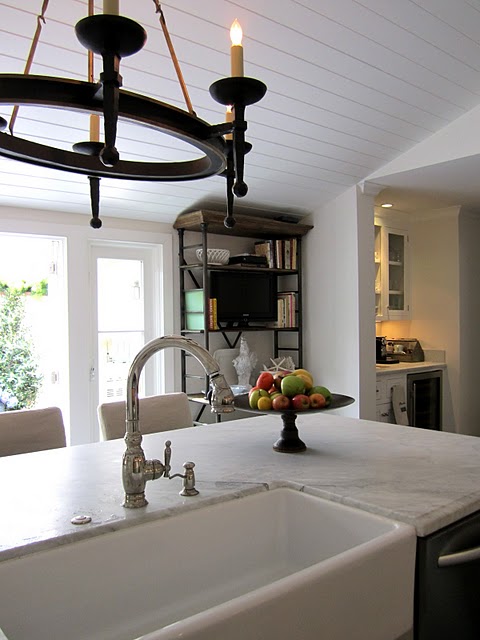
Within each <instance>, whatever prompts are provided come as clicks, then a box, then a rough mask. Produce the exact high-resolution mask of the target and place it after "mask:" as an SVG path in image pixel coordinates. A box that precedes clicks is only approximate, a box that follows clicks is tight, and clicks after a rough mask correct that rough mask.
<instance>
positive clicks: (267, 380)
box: [255, 371, 273, 391]
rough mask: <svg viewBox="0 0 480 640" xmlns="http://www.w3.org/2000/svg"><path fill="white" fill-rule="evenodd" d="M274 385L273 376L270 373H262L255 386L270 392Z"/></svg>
mask: <svg viewBox="0 0 480 640" xmlns="http://www.w3.org/2000/svg"><path fill="white" fill-rule="evenodd" d="M272 384H273V375H272V374H271V373H270V371H262V373H261V374H260V375H259V376H258V378H257V381H256V383H255V386H256V387H258V388H259V389H265V391H268V389H270V387H271V386H272Z"/></svg>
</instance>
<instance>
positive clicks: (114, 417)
mask: <svg viewBox="0 0 480 640" xmlns="http://www.w3.org/2000/svg"><path fill="white" fill-rule="evenodd" d="M97 412H98V421H99V424H100V431H101V433H102V436H103V439H104V440H115V439H117V438H123V436H124V435H125V417H126V402H125V400H121V401H119V402H103V403H102V404H100V405H98V409H97ZM138 416H139V419H140V431H141V432H142V434H145V433H155V432H157V431H168V430H169V429H184V428H185V427H192V426H193V420H192V413H191V411H190V405H189V402H188V396H187V394H186V393H183V392H176V393H166V394H164V395H158V396H147V397H146V398H140V400H139V413H138Z"/></svg>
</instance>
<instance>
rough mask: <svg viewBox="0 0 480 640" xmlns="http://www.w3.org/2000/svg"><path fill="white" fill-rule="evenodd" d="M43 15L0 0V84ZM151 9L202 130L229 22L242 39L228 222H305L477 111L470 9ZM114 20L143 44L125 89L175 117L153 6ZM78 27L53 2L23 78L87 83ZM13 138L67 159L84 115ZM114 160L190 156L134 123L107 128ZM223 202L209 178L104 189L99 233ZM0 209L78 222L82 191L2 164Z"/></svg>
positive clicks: (60, 3) (112, 183)
mask: <svg viewBox="0 0 480 640" xmlns="http://www.w3.org/2000/svg"><path fill="white" fill-rule="evenodd" d="M41 5H42V0H22V1H21V2H19V1H18V0H8V1H3V2H2V1H0V30H1V37H0V72H1V73H21V72H23V68H24V64H25V60H26V58H27V55H28V50H29V48H30V43H31V38H32V35H33V33H34V31H35V27H36V18H37V15H38V13H39V12H40V9H41ZM162 8H163V10H164V13H165V17H166V20H167V24H168V27H169V30H170V34H171V37H172V40H173V43H174V45H175V48H176V52H177V55H178V58H179V61H180V64H181V68H182V71H183V74H184V76H185V80H186V83H187V86H188V89H189V92H190V96H191V99H192V102H193V106H194V108H195V110H196V112H197V115H198V116H199V117H200V118H203V119H205V120H207V121H208V122H210V123H217V122H222V121H223V120H224V113H223V110H222V107H221V106H220V105H218V104H217V103H215V102H214V101H213V100H212V99H211V97H210V95H209V92H208V87H209V85H210V84H211V83H212V82H213V81H214V80H216V79H218V78H220V77H223V76H225V75H228V74H229V70H230V61H229V55H230V54H229V34H228V29H229V26H230V24H231V22H232V21H233V20H234V18H238V20H239V21H240V22H241V24H242V27H243V30H244V52H245V73H246V75H249V76H252V77H256V78H259V79H261V80H262V81H264V82H265V83H266V84H267V86H268V92H267V95H266V96H265V98H264V99H263V100H262V102H260V103H259V104H257V105H254V106H251V107H249V108H248V109H247V120H248V131H247V139H248V140H249V141H250V142H251V143H252V144H253V150H252V152H251V153H250V154H249V155H248V156H247V161H246V179H247V182H248V185H249V194H248V195H247V197H246V198H244V199H242V200H237V201H236V202H237V211H242V212H246V213H248V212H251V213H256V212H270V213H272V212H276V213H282V214H291V215H294V216H303V215H305V214H307V213H309V212H310V211H313V210H315V209H316V208H317V207H318V205H320V204H322V203H325V202H327V201H329V200H331V199H333V198H335V197H336V196H337V195H338V194H340V193H341V192H343V191H344V190H345V189H347V188H348V187H350V186H352V185H354V184H356V183H358V182H360V181H361V180H363V179H364V178H365V177H366V176H368V175H369V174H371V173H372V172H373V171H374V170H376V169H377V168H379V167H381V166H383V165H384V164H386V163H387V162H389V161H390V160H392V159H393V158H395V157H396V156H398V155H399V154H401V153H403V152H404V151H406V150H407V149H409V148H411V147H412V146H414V145H416V144H417V143H418V142H420V141H422V140H424V139H425V138H427V137H428V136H430V135H432V134H433V133H434V132H436V131H438V130H439V129H441V128H442V127H444V126H445V125H447V124H448V123H449V122H451V121H452V120H454V119H456V118H458V117H460V116H461V115H462V114H464V113H465V112H467V111H468V110H470V109H472V108H473V107H475V106H476V105H477V104H478V103H479V102H480V3H479V2H478V1H477V0H417V1H413V0H261V1H258V0H242V1H241V2H235V1H232V0H208V1H203V2H202V1H201V0H194V1H192V0H172V1H170V2H162ZM120 9H121V13H123V14H124V15H127V16H129V17H131V18H133V19H135V20H137V21H138V22H140V23H141V24H142V25H143V26H144V27H145V29H146V30H147V32H148V41H147V44H146V46H145V48H144V49H143V50H142V51H141V52H140V53H138V54H136V55H135V56H132V57H130V58H125V59H124V60H122V65H121V73H122V76H123V80H124V83H123V86H124V88H125V89H128V90H132V91H136V92H140V93H143V94H145V95H150V96H153V97H155V98H156V99H159V100H162V101H166V102H169V103H171V104H173V105H175V106H178V107H180V108H185V105H184V102H183V99H182V95H181V92H180V88H179V85H178V82H177V80H176V77H175V74H174V70H173V67H172V63H171V60H170V58H169V55H168V52H167V47H166V45H165V41H164V39H163V36H162V33H161V28H160V25H159V23H158V17H157V16H156V15H155V6H154V3H153V2H152V0H136V1H135V2H133V1H132V0H130V1H129V2H127V0H123V1H122V0H121V2H120ZM96 11H97V12H101V11H102V4H101V3H100V2H98V3H97V6H96ZM86 14H87V3H86V2H85V1H81V0H50V2H49V6H48V9H47V13H46V24H45V25H44V27H43V31H42V35H41V38H40V43H39V46H38V49H37V52H36V55H35V60H34V64H33V67H32V71H31V72H32V73H35V74H42V75H55V76H66V77H71V78H76V79H81V80H85V79H86V78H87V55H86V51H85V50H84V49H83V48H82V47H81V45H80V44H79V43H78V42H77V40H76V37H75V34H74V31H73V25H74V24H75V23H76V22H77V21H78V20H80V19H81V18H83V17H84V16H85V15H86ZM95 71H96V75H97V76H98V74H99V73H100V71H101V63H100V61H98V60H96V62H95ZM0 114H1V115H2V116H3V117H4V118H6V119H7V120H9V119H10V114H11V108H10V107H8V106H5V105H0ZM14 132H15V134H16V135H21V136H26V137H30V138H31V139H34V140H40V141H45V140H48V141H51V144H53V145H55V146H59V147H62V148H67V149H70V148H71V145H72V144H73V143H75V142H79V141H82V140H86V139H87V138H88V115H86V114H78V113H77V114H74V113H70V112H66V111H58V110H56V111H54V110H47V109H35V108H27V107H22V108H21V109H20V112H19V117H18V120H17V122H16V125H15V130H14ZM4 135H7V134H4ZM118 148H119V151H120V153H121V155H122V157H124V158H130V159H136V160H141V159H146V158H148V159H152V158H164V159H170V158H179V157H181V158H190V157H191V154H192V150H191V149H190V148H181V147H180V146H179V144H178V143H177V142H175V141H174V140H173V139H171V138H168V137H165V136H161V135H154V134H152V132H151V131H146V130H144V129H142V128H139V127H135V126H132V125H122V126H121V127H120V129H119V139H118ZM224 203H225V181H224V179H223V178H222V177H220V176H214V177H211V178H208V179H204V180H200V181H192V182H183V183H163V184H160V183H137V182H126V181H120V180H109V179H102V183H101V216H102V218H103V219H104V220H105V219H106V218H107V217H108V216H116V217H130V218H138V219H143V220H155V221H160V222H170V221H173V220H174V219H175V218H176V216H177V215H178V214H179V213H181V212H183V211H191V210H194V209H197V208H214V209H220V210H223V208H224ZM0 205H4V206H9V207H27V208H40V209H47V210H60V211H66V212H77V213H84V214H85V215H86V216H90V201H89V191H88V181H87V179H86V178H84V177H78V176H75V175H73V174H70V173H65V172H60V171H51V170H44V169H41V168H35V167H32V166H30V165H28V164H24V163H20V162H14V161H11V160H5V159H0Z"/></svg>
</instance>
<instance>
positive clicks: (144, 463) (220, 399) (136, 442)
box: [122, 335, 235, 508]
mask: <svg viewBox="0 0 480 640" xmlns="http://www.w3.org/2000/svg"><path fill="white" fill-rule="evenodd" d="M170 347H173V348H179V349H183V350H184V351H187V353H190V354H191V355H192V356H194V357H195V358H196V359H197V360H198V361H199V362H200V364H201V365H202V367H203V368H204V370H205V373H206V374H207V375H208V377H209V382H210V388H211V392H210V393H209V397H210V404H211V406H212V411H215V412H217V413H218V412H222V413H227V412H230V411H234V409H235V407H234V405H233V400H234V396H233V393H232V390H231V389H230V387H229V385H228V384H227V382H226V380H225V378H224V376H223V375H222V374H221V373H220V371H219V366H218V363H217V362H216V360H215V359H214V358H213V357H212V356H211V354H210V353H209V352H208V351H207V350H206V349H204V348H203V347H202V346H201V345H199V344H198V343H197V342H195V341H194V340H190V339H189V338H184V337H183V336H175V335H171V336H163V337H161V338H155V339H154V340H151V341H150V342H148V343H147V344H146V345H145V346H144V347H143V348H142V349H140V351H139V352H138V353H137V355H136V356H135V358H134V359H133V362H132V364H131V365H130V370H129V373H128V378H127V409H126V421H125V422H126V433H125V443H126V446H127V448H126V450H125V453H124V454H123V461H122V478H123V487H124V489H125V501H124V503H123V506H124V507H127V508H136V507H144V506H145V505H147V504H148V502H147V499H146V498H145V485H146V483H147V481H148V480H155V479H156V478H160V477H162V476H163V475H164V476H166V477H169V472H170V449H169V447H167V450H166V453H165V463H164V464H162V463H161V462H160V461H159V460H146V459H145V454H144V452H143V449H142V446H141V443H142V434H141V432H140V423H139V407H140V402H139V396H138V391H139V382H140V375H141V373H142V371H143V368H144V366H145V364H146V363H147V361H148V360H149V359H150V358H151V357H152V356H153V355H154V354H155V353H157V352H158V351H162V350H163V349H166V348H170ZM169 444H170V443H169ZM167 457H168V460H167Z"/></svg>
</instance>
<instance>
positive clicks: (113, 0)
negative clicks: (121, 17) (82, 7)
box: [103, 0, 119, 16]
mask: <svg viewBox="0 0 480 640" xmlns="http://www.w3.org/2000/svg"><path fill="white" fill-rule="evenodd" d="M118 12H119V9H118V0H103V13H109V14H111V15H114V16H118Z"/></svg>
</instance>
